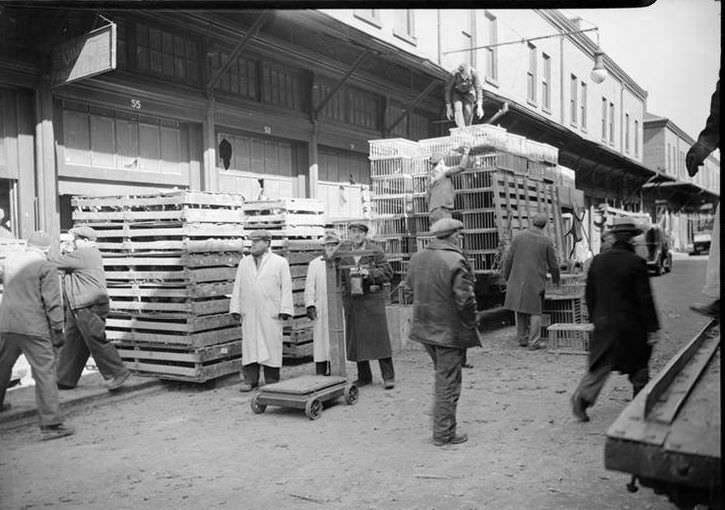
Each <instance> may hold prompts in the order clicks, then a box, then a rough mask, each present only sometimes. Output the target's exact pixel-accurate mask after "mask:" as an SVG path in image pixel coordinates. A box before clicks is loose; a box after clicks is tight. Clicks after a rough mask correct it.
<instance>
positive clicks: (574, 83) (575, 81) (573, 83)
mask: <svg viewBox="0 0 725 510" xmlns="http://www.w3.org/2000/svg"><path fill="white" fill-rule="evenodd" d="M578 113H579V78H577V76H576V75H575V74H573V73H571V74H570V75H569V116H570V119H569V121H570V124H571V125H572V126H574V127H576V126H578V120H577V117H578Z"/></svg>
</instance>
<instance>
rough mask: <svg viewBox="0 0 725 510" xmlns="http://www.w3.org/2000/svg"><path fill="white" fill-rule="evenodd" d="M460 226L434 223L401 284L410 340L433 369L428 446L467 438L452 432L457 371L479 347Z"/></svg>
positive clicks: (458, 385)
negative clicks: (409, 311) (408, 307)
mask: <svg viewBox="0 0 725 510" xmlns="http://www.w3.org/2000/svg"><path fill="white" fill-rule="evenodd" d="M461 229H463V223H461V222H460V221H458V220H454V219H453V218H443V219H440V220H438V221H436V222H435V223H434V224H433V225H432V226H431V228H430V230H431V233H432V234H433V235H434V236H435V239H433V240H432V241H431V242H430V244H429V245H428V246H427V247H426V248H425V249H424V250H422V251H419V252H417V253H414V254H413V256H412V257H411V258H410V267H409V268H408V274H407V275H406V279H405V286H406V288H407V289H409V290H412V292H413V322H412V326H411V331H410V338H411V339H412V340H415V341H417V342H420V343H422V344H423V346H424V347H425V350H426V351H427V352H428V355H429V356H430V357H431V360H432V361H433V369H434V370H435V383H434V399H433V444H434V445H436V446H444V445H446V444H459V443H464V442H466V441H467V440H468V436H467V435H466V434H464V433H458V432H457V431H456V408H457V406H458V398H459V397H460V395H461V381H462V374H461V368H462V366H463V363H464V360H465V357H466V349H468V348H469V347H476V346H480V345H481V341H480V340H479V338H478V332H477V331H476V297H475V293H474V288H473V287H474V276H473V271H472V269H471V266H470V264H469V263H468V261H467V260H466V258H465V257H464V256H463V252H462V251H461V248H460V247H459V240H460V231H461Z"/></svg>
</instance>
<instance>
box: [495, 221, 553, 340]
mask: <svg viewBox="0 0 725 510" xmlns="http://www.w3.org/2000/svg"><path fill="white" fill-rule="evenodd" d="M548 221H549V217H548V216H547V215H546V214H544V213H536V214H535V215H534V217H533V218H532V219H531V227H530V228H528V229H527V230H524V231H521V232H519V233H518V234H516V236H514V238H513V240H512V241H511V245H510V246H509V248H508V250H507V251H506V254H505V255H504V259H503V277H504V278H505V279H506V297H505V300H504V307H505V308H507V309H509V310H512V311H513V312H515V314H516V336H517V338H518V342H519V345H520V346H522V347H526V346H528V348H529V349H531V350H536V349H540V348H542V347H543V344H542V342H541V318H542V317H541V314H542V310H543V302H544V292H545V290H546V272H547V271H548V272H549V273H551V281H552V282H553V283H554V285H559V263H558V261H557V257H556V251H554V243H553V242H552V241H551V239H549V238H548V237H547V236H546V233H545V232H544V227H545V226H546V223H547V222H548Z"/></svg>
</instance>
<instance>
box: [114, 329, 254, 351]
mask: <svg viewBox="0 0 725 510" xmlns="http://www.w3.org/2000/svg"><path fill="white" fill-rule="evenodd" d="M106 336H107V337H108V339H109V340H111V341H113V342H124V343H128V342H146V343H153V344H168V345H180V346H182V345H183V346H186V347H189V348H198V347H204V346H207V345H214V344H219V343H224V342H230V341H232V340H237V339H241V338H242V328H241V326H234V327H231V328H225V329H218V330H214V331H205V332H201V333H192V334H190V335H166V334H162V333H141V332H138V331H127V330H114V329H106Z"/></svg>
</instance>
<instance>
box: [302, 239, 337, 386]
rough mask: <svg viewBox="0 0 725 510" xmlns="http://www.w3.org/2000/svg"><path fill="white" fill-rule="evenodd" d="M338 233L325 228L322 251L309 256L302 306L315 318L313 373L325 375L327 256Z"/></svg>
mask: <svg viewBox="0 0 725 510" xmlns="http://www.w3.org/2000/svg"><path fill="white" fill-rule="evenodd" d="M339 244H340V236H338V235H337V232H335V231H334V230H328V231H327V232H325V236H324V237H323V238H322V249H323V251H324V254H323V255H322V256H319V257H317V258H315V259H312V261H311V262H310V265H309V266H308V267H307V278H305V307H306V309H307V318H308V319H310V320H311V321H313V322H314V326H313V330H312V339H313V342H312V359H313V361H314V362H315V373H316V374H317V375H327V374H329V372H330V328H329V326H328V311H327V262H326V261H327V260H329V259H331V258H332V257H333V256H334V253H335V251H336V250H337V246H338V245H339Z"/></svg>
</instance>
